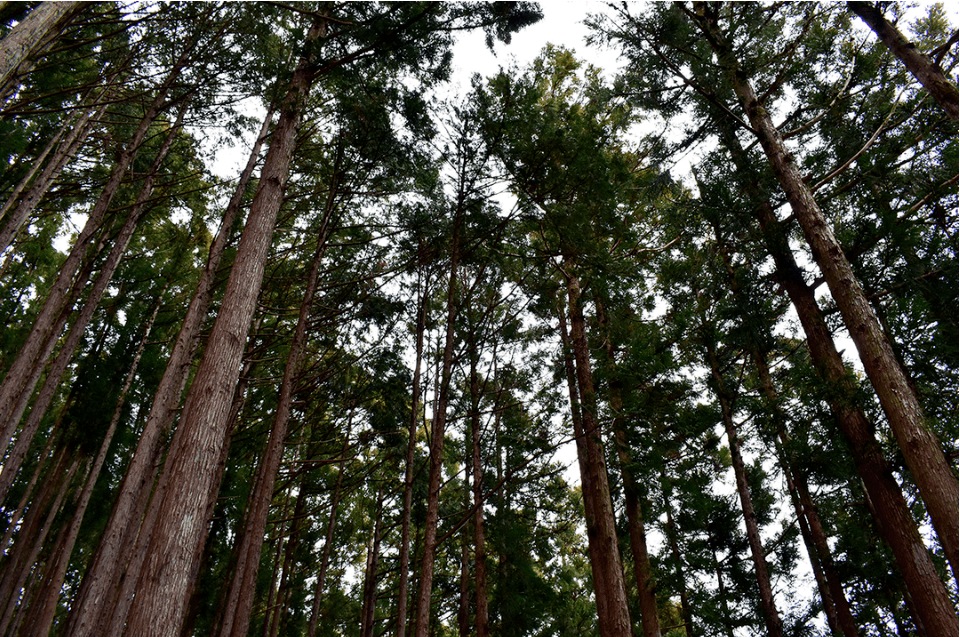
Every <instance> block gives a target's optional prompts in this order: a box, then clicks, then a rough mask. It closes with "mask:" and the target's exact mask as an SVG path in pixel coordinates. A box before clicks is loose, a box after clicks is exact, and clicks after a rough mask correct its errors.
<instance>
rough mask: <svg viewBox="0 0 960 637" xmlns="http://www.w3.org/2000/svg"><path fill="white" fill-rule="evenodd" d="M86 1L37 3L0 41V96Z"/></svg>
mask: <svg viewBox="0 0 960 637" xmlns="http://www.w3.org/2000/svg"><path fill="white" fill-rule="evenodd" d="M85 4H87V3H86V2H41V3H40V5H39V6H37V7H36V8H35V9H34V10H33V11H31V12H30V13H29V14H28V15H27V17H26V18H24V19H23V20H22V21H21V22H19V23H18V24H17V26H15V27H14V28H13V29H12V30H11V31H10V32H9V33H7V35H6V36H4V38H3V40H0V94H2V93H3V92H5V89H6V87H7V85H8V84H11V83H12V81H13V78H14V76H15V75H16V73H17V69H18V68H19V67H20V65H21V64H23V62H24V61H25V60H27V59H28V58H29V57H31V56H33V55H36V54H38V53H39V52H40V50H41V49H42V47H43V46H45V45H47V44H49V43H50V41H51V37H50V36H51V35H52V34H53V33H54V32H55V31H56V30H57V29H59V28H60V27H61V26H62V25H63V23H64V22H66V21H67V20H69V19H70V18H71V17H72V16H73V15H74V14H75V13H76V12H77V11H78V10H80V9H81V8H82V7H83V6H84V5H85Z"/></svg>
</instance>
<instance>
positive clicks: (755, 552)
mask: <svg viewBox="0 0 960 637" xmlns="http://www.w3.org/2000/svg"><path fill="white" fill-rule="evenodd" d="M705 338H709V337H705ZM705 345H706V349H707V359H708V362H709V364H710V372H711V376H712V377H713V382H714V389H715V391H716V394H717V399H718V400H719V401H720V411H721V414H722V416H723V427H724V429H725V430H726V432H727V441H728V443H729V446H730V459H731V463H732V464H733V472H734V475H735V476H736V480H737V493H738V494H739V496H740V507H741V509H743V519H744V523H745V524H746V527H747V541H748V542H749V543H750V555H751V557H752V558H753V568H754V573H755V575H756V578H757V584H758V586H759V588H760V603H761V606H762V608H763V619H764V622H765V623H766V626H767V633H768V634H769V635H770V636H771V637H783V624H782V622H781V621H780V613H779V612H778V611H777V606H776V602H775V601H774V599H773V587H772V586H771V584H770V572H769V570H768V569H767V561H766V558H765V557H764V552H763V544H762V542H761V540H760V529H759V527H758V525H757V515H756V513H755V511H754V508H753V498H752V497H751V495H750V487H749V485H748V484H747V472H746V467H745V466H744V464H743V457H742V456H741V455H740V442H739V439H738V436H737V426H736V424H735V423H734V422H733V404H732V399H731V396H730V395H729V393H728V390H727V389H726V383H725V382H724V380H723V376H722V374H721V372H720V363H719V361H718V360H717V355H716V352H715V351H714V346H713V344H712V343H710V342H706V343H705Z"/></svg>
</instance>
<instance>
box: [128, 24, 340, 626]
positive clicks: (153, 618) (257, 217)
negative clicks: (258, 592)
mask: <svg viewBox="0 0 960 637" xmlns="http://www.w3.org/2000/svg"><path fill="white" fill-rule="evenodd" d="M322 24H323V23H322V21H321V20H320V19H317V20H316V21H315V22H314V24H313V26H312V27H311V28H310V32H309V34H308V36H307V40H306V43H307V46H308V47H309V45H310V44H311V43H313V42H315V41H316V40H317V39H318V38H319V37H320V34H321V30H322ZM312 66H313V64H312V61H311V60H310V59H308V58H304V59H302V60H301V62H300V64H299V65H298V67H297V70H296V71H295V72H294V74H293V77H292V79H291V83H290V88H289V91H288V93H287V97H286V99H285V102H284V104H283V108H282V111H281V115H280V120H279V122H278V123H277V128H276V130H275V131H274V135H273V138H272V140H271V144H270V151H269V152H268V153H267V158H266V160H265V163H264V168H263V172H262V173H261V178H260V184H259V187H258V191H257V195H256V197H255V198H254V200H253V204H252V206H251V209H250V216H249V217H248V219H247V223H246V226H245V227H244V231H243V233H242V235H241V238H240V246H239V248H238V249H237V255H236V261H235V263H234V266H233V269H232V270H231V272H230V278H229V280H228V281H227V289H226V292H225V293H224V300H223V305H222V306H221V309H220V314H219V315H218V316H217V320H216V322H215V323H214V326H213V330H212V331H211V333H210V338H209V340H208V343H207V347H206V349H205V351H204V353H203V357H202V358H201V360H200V366H199V368H198V369H197V375H196V378H195V380H194V382H193V385H192V386H191V388H190V392H189V394H188V395H187V399H186V403H185V404H184V408H183V413H182V415H181V419H180V425H179V427H178V428H177V433H176V435H175V436H174V442H173V446H172V448H171V457H168V458H167V462H166V463H165V465H164V469H163V472H164V473H165V474H168V475H171V476H175V479H172V480H171V481H170V486H169V488H168V489H167V490H166V491H165V492H164V493H163V494H162V498H163V499H162V501H161V502H159V503H157V507H158V508H159V515H158V516H157V517H158V519H159V520H162V524H161V525H160V526H159V527H158V528H157V529H156V532H154V533H153V537H152V540H151V542H150V547H149V549H148V551H147V555H146V562H145V564H144V569H143V572H142V573H141V576H140V581H139V583H138V585H137V593H136V597H135V598H134V602H133V606H132V607H131V609H130V618H129V622H128V625H127V632H128V633H129V634H132V635H144V636H147V635H160V634H163V631H168V630H170V627H171V626H173V627H176V628H177V629H178V630H179V626H180V623H181V621H182V619H183V612H184V610H185V605H186V601H187V600H186V599H185V593H186V591H187V589H188V587H189V586H190V580H191V578H192V575H193V574H192V573H191V572H190V569H191V566H192V563H193V553H194V547H196V546H197V545H198V544H200V543H201V540H202V538H203V537H205V534H206V530H207V529H206V520H203V519H200V516H201V515H202V514H203V513H204V509H205V508H206V507H205V502H204V498H205V496H206V495H207V493H208V492H209V490H210V485H211V484H212V483H213V481H214V480H216V479H217V475H216V473H217V472H216V469H217V463H218V461H219V458H220V453H221V451H222V449H223V446H224V445H225V444H226V434H227V431H226V429H227V424H228V423H227V417H228V415H229V413H228V412H229V407H230V405H231V403H232V400H233V394H234V390H235V388H236V384H237V380H238V375H239V374H238V372H239V368H240V359H241V357H242V355H243V350H244V342H245V341H246V336H247V332H248V330H249V327H250V320H251V318H252V317H253V312H254V310H255V309H256V300H257V296H258V294H259V292H260V285H261V282H262V280H263V272H264V265H265V263H266V260H267V255H268V253H269V250H270V243H271V238H272V236H273V229H274V225H275V224H276V219H277V213H278V211H279V209H280V204H281V202H282V199H283V189H284V185H285V184H286V180H287V177H288V174H289V167H290V160H291V157H292V155H293V147H294V143H295V140H296V133H297V128H298V125H299V122H300V115H301V110H302V106H303V103H304V100H305V98H306V95H307V93H308V92H309V90H310V85H311V83H312V80H313V77H314V73H313V69H312ZM178 439H179V440H178ZM151 506H153V505H152V504H151Z"/></svg>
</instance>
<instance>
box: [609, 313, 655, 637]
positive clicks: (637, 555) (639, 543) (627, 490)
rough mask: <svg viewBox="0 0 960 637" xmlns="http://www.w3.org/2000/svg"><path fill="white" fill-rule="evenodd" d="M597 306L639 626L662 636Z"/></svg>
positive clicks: (619, 387) (618, 388) (618, 386)
mask: <svg viewBox="0 0 960 637" xmlns="http://www.w3.org/2000/svg"><path fill="white" fill-rule="evenodd" d="M594 304H595V305H596V307H597V322H598V323H599V324H600V326H601V328H602V329H604V330H605V331H606V334H605V336H604V346H603V347H604V350H605V351H606V354H607V360H608V363H609V365H610V369H611V371H612V374H611V378H610V381H609V386H608V391H609V392H610V398H609V401H610V410H611V411H612V412H613V423H612V428H613V439H614V443H615V444H616V448H617V458H618V460H619V461H620V475H621V478H622V480H623V493H624V504H625V508H626V513H627V524H628V527H629V528H628V533H629V535H630V551H631V553H632V557H633V573H634V578H635V580H636V584H637V596H638V597H639V600H640V625H641V627H642V629H643V635H644V637H660V617H659V613H658V609H657V596H656V590H655V585H654V580H653V566H652V565H651V564H650V555H649V553H648V551H647V536H646V529H645V528H644V524H643V511H642V509H641V506H640V500H641V493H640V488H639V485H638V484H637V479H636V477H635V476H634V473H633V459H632V458H631V457H630V451H629V446H628V445H627V432H626V430H625V427H624V422H623V421H624V415H623V383H622V382H620V380H619V379H617V372H616V368H617V360H616V353H615V352H614V346H613V341H612V340H611V336H610V328H609V318H608V316H607V313H606V309H605V307H604V304H603V303H602V301H601V300H600V299H599V298H595V299H594Z"/></svg>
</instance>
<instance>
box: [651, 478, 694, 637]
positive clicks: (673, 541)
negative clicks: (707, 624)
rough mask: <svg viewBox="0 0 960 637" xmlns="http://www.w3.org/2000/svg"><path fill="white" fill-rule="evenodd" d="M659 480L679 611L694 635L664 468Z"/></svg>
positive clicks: (687, 631)
mask: <svg viewBox="0 0 960 637" xmlns="http://www.w3.org/2000/svg"><path fill="white" fill-rule="evenodd" d="M660 480H661V482H662V484H663V485H664V494H665V498H664V502H665V503H666V507H667V526H666V529H665V531H666V532H665V534H664V535H666V538H667V543H668V544H669V545H670V556H671V557H672V558H673V563H674V567H675V568H676V573H677V581H678V582H679V586H680V612H681V613H682V614H683V623H684V625H683V627H684V631H685V632H686V634H687V637H695V636H696V634H697V633H696V631H695V630H694V626H693V610H692V609H691V608H690V597H689V596H688V595H687V580H686V578H685V577H684V575H683V559H682V558H681V557H680V544H679V541H678V540H677V525H676V523H675V522H674V521H673V504H672V503H671V498H672V496H671V493H672V489H671V487H670V483H669V482H668V481H667V472H666V469H661V473H660Z"/></svg>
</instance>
